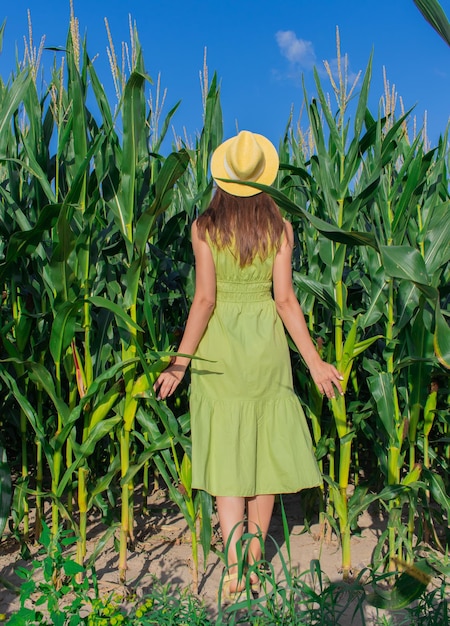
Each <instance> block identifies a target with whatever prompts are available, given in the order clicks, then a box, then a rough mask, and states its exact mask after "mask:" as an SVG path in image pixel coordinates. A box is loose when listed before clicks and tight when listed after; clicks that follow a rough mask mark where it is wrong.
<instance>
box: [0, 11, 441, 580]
mask: <svg viewBox="0 0 450 626" xmlns="http://www.w3.org/2000/svg"><path fill="white" fill-rule="evenodd" d="M132 35H133V36H132V41H131V44H130V53H129V58H128V61H129V71H127V73H126V74H125V72H124V70H123V69H121V68H120V66H119V63H118V61H117V59H116V57H115V54H114V49H113V47H112V46H111V49H110V60H111V67H112V71H113V77H114V84H115V87H116V92H117V100H116V101H115V102H114V103H113V104H112V103H111V102H110V100H109V99H108V96H107V93H106V91H105V88H104V86H103V85H102V83H101V81H100V80H99V77H98V76H97V73H96V70H95V68H94V65H93V63H92V60H91V59H90V57H89V55H88V51H87V44H86V43H85V42H80V37H79V34H78V30H77V22H76V20H75V19H74V18H73V17H72V20H71V23H70V28H69V29H68V36H67V45H66V49H65V51H64V54H63V56H61V55H59V56H58V55H56V59H55V63H54V65H53V67H52V69H51V79H50V81H49V83H48V84H47V86H46V87H45V89H43V90H41V89H40V88H39V81H38V80H37V76H38V73H39V67H38V63H39V55H36V54H33V53H32V51H31V52H30V51H29V54H28V55H26V58H25V61H24V62H23V63H22V64H19V65H18V67H17V68H16V70H15V71H14V72H13V73H12V74H11V76H10V77H9V78H8V80H6V81H4V80H1V79H0V276H1V281H2V302H1V318H0V339H1V344H0V345H1V348H0V350H1V351H0V409H1V410H0V428H1V441H0V446H1V447H0V456H1V458H0V471H1V493H0V531H1V532H4V530H5V528H6V524H8V527H9V529H10V531H11V532H12V533H13V535H14V536H15V537H16V538H17V541H18V542H19V544H20V545H21V546H22V550H23V552H24V553H26V547H27V545H28V543H29V542H30V541H32V540H33V539H34V538H37V537H39V535H40V532H41V528H42V522H43V520H47V522H48V523H49V525H50V528H51V529H52V532H53V533H56V532H57V531H58V528H59V527H60V526H61V525H64V526H65V527H67V528H70V529H72V530H73V533H74V536H75V537H76V538H77V560H78V562H79V563H80V564H82V563H83V561H84V560H85V558H86V534H87V531H88V519H89V516H90V515H92V514H95V515H97V516H99V517H101V518H103V519H104V520H108V524H109V527H108V531H107V532H106V535H105V537H104V541H106V540H107V539H108V538H110V537H111V536H112V535H114V536H116V537H117V539H118V546H119V548H118V564H117V567H118V571H119V575H120V579H121V580H122V581H125V579H126V569H127V552H128V550H129V548H130V545H131V544H132V543H133V540H134V537H133V528H134V523H133V522H134V518H133V516H134V511H135V507H136V503H137V502H140V503H141V504H142V507H143V508H144V511H145V506H146V502H147V498H148V496H149V494H150V492H151V490H152V489H153V485H154V483H155V481H156V482H157V483H158V484H159V483H163V484H164V485H165V487H166V488H167V489H168V491H169V493H170V496H171V498H172V499H173V501H174V503H176V505H177V506H178V507H179V508H180V510H181V512H182V513H183V516H184V517H185V519H186V522H187V524H188V527H189V529H190V533H191V537H192V554H193V558H194V563H195V564H196V569H198V560H197V559H198V554H197V552H198V550H199V549H200V548H201V549H202V550H203V552H204V554H205V555H207V554H208V553H209V551H210V546H211V536H212V528H211V517H212V511H213V502H212V500H211V498H210V497H209V496H208V495H207V494H205V493H203V492H195V491H193V490H192V488H191V484H190V469H191V468H190V438H189V428H190V426H189V412H188V394H189V386H188V384H186V385H184V387H183V390H182V392H181V393H180V394H178V397H177V398H176V399H175V400H170V401H168V402H167V403H162V402H158V401H157V400H156V398H155V396H154V394H153V391H152V385H153V382H154V380H155V377H156V376H157V375H158V373H159V372H160V371H161V370H162V369H163V368H164V366H165V364H166V363H167V362H168V359H169V357H170V355H171V354H172V353H173V352H174V350H175V349H176V346H177V345H178V342H179V339H180V334H181V332H182V328H183V324H184V322H185V320H186V317H187V311H188V308H189V303H190V300H191V298H192V296H193V275H194V267H193V255H192V252H191V245H190V241H189V233H190V225H191V223H192V221H193V220H194V219H195V218H196V216H197V215H198V214H199V213H201V212H202V211H203V210H204V209H205V208H206V207H207V206H208V203H209V201H210V198H211V195H212V193H213V186H212V180H211V178H210V175H209V171H208V164H209V160H210V157H211V154H212V152H213V150H214V149H215V148H216V147H217V145H219V143H221V141H222V140H223V139H224V137H223V124H222V113H221V106H220V88H219V86H218V79H217V76H216V75H214V76H213V77H212V80H211V81H209V79H208V74H207V71H206V68H205V70H204V72H203V78H204V85H203V87H204V89H203V122H204V124H203V129H202V131H201V132H200V133H198V135H197V136H196V138H195V140H194V141H192V142H190V141H188V140H187V139H182V138H181V137H176V138H175V139H174V140H173V141H172V148H171V149H170V150H168V151H167V152H168V154H163V146H164V145H167V144H168V143H169V139H168V131H169V129H170V127H171V121H172V117H173V115H174V113H175V111H176V109H177V108H178V105H175V106H174V107H173V108H172V109H171V110H170V111H169V112H168V114H166V115H165V116H164V117H162V104H163V103H162V100H163V99H162V97H161V94H160V91H159V84H158V89H157V91H156V96H155V95H154V92H152V93H153V97H152V98H149V97H148V91H149V77H148V76H147V74H146V70H145V66H144V59H143V57H142V51H141V48H140V44H139V39H138V35H137V32H136V30H134V31H133V34H132ZM0 36H3V30H2V31H1V33H0ZM342 63H343V61H342ZM341 69H342V71H341V72H340V80H339V81H338V82H335V79H334V78H333V75H332V74H331V71H330V72H329V77H330V83H331V95H330V94H328V93H327V92H326V91H325V89H324V86H323V84H322V82H321V79H320V78H319V74H318V73H317V72H316V74H315V93H314V94H313V95H311V94H309V93H307V92H306V89H305V91H304V113H305V117H306V120H305V119H304V120H302V124H300V123H298V124H297V123H295V122H294V121H293V120H292V119H289V120H287V124H286V132H285V135H284V136H283V137H282V138H281V139H280V141H279V146H278V148H279V154H280V162H281V167H280V172H279V174H278V178H277V181H276V183H275V185H274V188H273V189H272V190H270V193H271V194H272V195H273V197H274V199H275V200H276V202H277V203H278V205H279V206H280V208H281V210H282V211H283V213H284V214H285V215H286V216H287V218H288V219H290V220H291V221H292V223H293V226H294V231H295V234H296V248H295V255H294V257H295V258H294V283H295V288H296V290H297V295H298V299H299V301H300V303H301V305H302V308H303V310H304V312H305V316H306V319H307V322H308V325H309V329H310V331H311V335H312V337H313V339H314V341H315V342H316V344H317V349H318V350H320V351H321V353H322V354H323V355H324V357H325V358H326V359H328V360H330V361H331V362H333V363H335V364H336V366H337V368H338V369H339V370H340V371H341V372H342V373H343V374H344V381H343V384H344V388H345V391H346V393H345V396H344V397H339V398H337V399H336V400H333V401H331V402H330V403H328V402H327V401H326V400H324V399H323V398H322V396H321V395H320V393H319V392H318V390H317V389H316V387H315V386H314V384H313V383H312V381H311V379H310V378H309V376H308V372H307V371H306V370H305V366H304V365H303V363H302V362H301V359H300V357H299V355H298V354H296V353H295V349H294V347H293V346H292V361H293V367H294V374H295V384H296V388H297V391H298V394H299V397H300V398H301V400H302V402H303V405H304V408H305V411H306V413H307V417H308V420H309V425H310V428H311V432H312V434H313V440H314V444H315V451H316V455H317V458H318V460H319V463H320V467H321V470H322V472H323V475H324V480H325V483H324V484H325V486H324V488H323V489H321V490H320V492H319V493H318V492H314V494H312V495H313V496H314V498H313V499H314V502H315V507H316V510H317V511H318V514H319V515H320V522H321V529H322V532H323V534H324V536H325V537H331V535H332V534H335V535H336V536H337V537H339V539H340V542H341V547H342V569H343V573H344V576H348V574H349V572H350V570H351V566H352V560H351V552H350V538H351V536H352V533H353V532H354V531H355V530H356V529H357V522H358V517H359V515H360V514H361V513H362V512H363V511H365V510H367V509H368V507H377V510H379V511H380V514H381V515H382V516H383V519H384V520H385V524H384V530H383V533H382V535H381V536H380V539H379V543H378V546H377V553H376V555H374V558H375V559H376V560H377V562H378V563H382V564H383V567H385V568H386V569H392V568H393V566H394V564H395V563H396V562H397V561H398V560H399V559H400V560H401V561H407V562H410V561H412V560H413V559H414V551H415V549H416V548H417V547H418V546H420V545H422V544H423V543H425V542H426V543H429V544H431V545H433V546H434V547H435V548H437V549H438V550H445V549H446V546H447V545H448V536H446V534H445V529H446V528H447V526H448V519H449V509H450V504H449V502H450V500H449V495H448V494H449V479H448V475H449V472H448V469H449V463H450V439H449V410H448V398H449V375H448V368H449V367H450V331H449V325H448V318H449V312H450V300H449V296H450V292H449V278H450V271H449V259H450V246H449V241H450V218H449V214H450V211H449V209H450V195H449V186H448V167H449V164H450V153H449V141H448V128H447V129H443V133H442V136H441V139H440V140H439V143H438V145H437V146H435V147H430V146H429V145H428V141H427V137H426V136H425V134H424V133H421V134H417V135H415V136H414V135H412V134H411V131H410V127H411V118H412V113H411V112H408V111H401V112H400V113H398V112H397V111H396V94H395V93H393V92H392V91H391V89H390V87H389V84H388V83H387V81H386V91H385V94H383V97H382V104H383V106H382V107H380V111H381V112H379V113H377V114H376V115H375V114H374V113H373V112H370V111H369V109H368V96H369V90H370V82H371V71H372V66H371V59H369V62H368V65H367V68H366V71H365V73H364V75H363V76H361V77H360V80H359V82H358V83H357V84H355V85H352V86H349V85H348V84H347V81H346V73H345V68H344V67H342V68H341ZM334 96H336V98H335V100H333V97H334ZM351 100H352V103H353V101H356V105H354V104H352V107H351V108H350V101H351ZM251 130H254V131H255V132H258V129H251ZM299 462H301V459H299ZM111 510H113V512H114V513H113V514H112V515H111Z"/></svg>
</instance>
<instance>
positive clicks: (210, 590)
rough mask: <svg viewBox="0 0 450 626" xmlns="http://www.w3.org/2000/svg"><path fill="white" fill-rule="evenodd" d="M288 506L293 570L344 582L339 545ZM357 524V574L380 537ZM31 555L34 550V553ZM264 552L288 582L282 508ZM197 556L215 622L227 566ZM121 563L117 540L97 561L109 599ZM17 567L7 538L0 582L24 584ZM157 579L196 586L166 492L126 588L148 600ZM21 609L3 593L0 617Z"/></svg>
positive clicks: (367, 521) (293, 499)
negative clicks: (316, 570)
mask: <svg viewBox="0 0 450 626" xmlns="http://www.w3.org/2000/svg"><path fill="white" fill-rule="evenodd" d="M284 504H285V511H286V517H287V522H288V527H289V543H290V555H291V567H292V568H294V570H295V571H297V572H299V573H301V572H304V571H305V570H308V568H309V566H310V562H311V560H313V559H319V560H320V564H321V569H322V571H323V572H324V573H325V574H326V576H327V577H328V578H329V579H330V580H331V581H339V580H342V575H341V573H340V564H341V552H340V547H339V545H338V543H337V542H336V541H331V542H330V543H327V542H325V541H324V540H319V539H317V538H316V537H315V536H316V535H317V534H318V532H319V527H318V525H317V524H315V525H313V526H311V528H310V529H309V531H308V532H307V531H306V529H305V526H304V520H303V514H302V511H301V499H300V496H299V495H289V496H284ZM214 523H215V527H216V528H217V519H214ZM359 525H360V528H361V530H362V533H361V535H360V536H354V537H353V538H352V562H353V566H354V572H355V573H356V572H358V571H360V570H362V569H363V568H364V567H366V566H367V565H369V564H370V559H371V555H372V551H373V549H374V547H375V545H376V543H377V540H378V537H379V533H380V532H381V531H380V527H379V524H378V523H376V520H374V519H373V518H372V517H371V516H370V515H369V514H368V513H365V514H364V515H362V516H361V518H360V520H359ZM101 532H102V528H101V526H100V525H97V526H93V527H92V528H91V538H90V540H89V543H88V556H89V554H91V553H92V550H93V549H94V545H95V542H96V541H97V539H98V537H99V536H100V535H101ZM215 540H216V541H217V547H218V549H221V545H220V538H219V537H218V535H217V534H215ZM277 546H279V549H277ZM33 551H36V549H35V548H33ZM266 551H267V553H266V559H267V560H268V561H269V562H271V563H272V565H273V567H274V570H275V572H276V574H277V580H279V581H282V580H284V575H283V571H282V561H283V560H284V561H285V562H288V549H287V545H286V541H285V537H284V531H283V522H282V516H281V510H280V507H279V506H278V507H276V509H275V512H274V516H273V519H272V524H271V527H270V538H269V539H268V541H267V544H266ZM199 552H200V554H199V557H200V572H199V588H198V596H199V598H200V599H201V600H202V601H203V602H204V603H205V605H206V606H207V607H208V609H209V611H210V613H211V616H212V617H214V616H215V615H216V613H217V590H218V587H219V583H220V579H221V576H222V572H223V566H222V563H221V561H220V559H219V558H218V557H217V556H216V555H215V554H214V553H210V555H209V557H208V561H207V563H206V567H205V568H204V571H203V561H202V553H201V549H200V551H199ZM117 558H118V557H117V552H116V550H115V549H114V545H113V541H110V542H109V543H108V544H107V546H106V548H105V549H104V550H103V552H102V553H101V554H100V556H99V558H98V559H97V560H96V571H97V576H98V579H99V583H100V588H101V590H102V592H103V593H105V594H107V593H109V592H110V591H113V590H119V591H120V590H121V589H122V587H121V586H120V585H119V581H118V573H117ZM18 565H24V563H23V562H22V561H21V560H20V555H19V552H18V546H17V542H16V541H15V540H13V539H12V538H7V539H6V540H4V541H3V542H2V543H1V544H0V579H6V580H7V581H9V582H10V583H12V584H15V585H20V579H19V578H18V577H17V576H16V575H15V574H14V571H15V569H16V568H17V566H18ZM25 565H26V564H25ZM154 577H156V578H157V579H158V580H159V581H160V582H161V583H163V584H170V585H171V586H173V587H181V588H183V589H184V588H187V587H189V586H190V585H191V583H192V554H191V544H190V540H189V533H188V529H187V526H186V523H185V522H184V519H183V517H182V516H181V515H180V514H179V512H178V511H177V510H176V509H175V507H174V505H173V504H172V503H171V502H169V501H167V500H166V495H165V493H164V492H162V491H161V492H159V493H157V494H155V495H154V496H153V498H152V502H151V507H150V512H149V514H148V515H146V516H143V515H140V516H137V518H136V546H135V550H134V551H130V553H129V557H128V574H127V587H128V588H130V589H131V590H132V591H133V592H135V593H136V594H137V595H138V596H144V595H145V594H146V592H147V591H148V590H149V589H150V588H151V586H152V584H153V580H154ZM17 606H18V598H17V596H16V595H15V594H14V593H13V592H11V591H9V590H6V589H4V588H2V590H1V593H0V613H4V614H6V615H9V614H11V612H13V611H14V610H15V609H16V608H17ZM368 611H369V609H368ZM369 612H370V611H369ZM350 623H351V621H350V618H348V621H347V620H346V621H345V622H342V624H345V625H347V624H350ZM354 624H355V626H356V625H357V624H358V622H357V621H355V622H354Z"/></svg>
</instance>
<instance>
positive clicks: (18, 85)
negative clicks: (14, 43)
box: [0, 27, 32, 137]
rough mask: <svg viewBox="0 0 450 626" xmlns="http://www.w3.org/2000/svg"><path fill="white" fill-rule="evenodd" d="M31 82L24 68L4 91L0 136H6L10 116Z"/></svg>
mask: <svg viewBox="0 0 450 626" xmlns="http://www.w3.org/2000/svg"><path fill="white" fill-rule="evenodd" d="M2 28H3V27H2ZM2 32H3V31H2ZM31 83H32V79H31V74H30V72H29V71H28V69H25V70H23V71H22V72H21V73H20V74H19V75H18V76H17V77H16V78H15V79H14V82H13V83H12V85H11V87H10V89H8V90H7V91H5V95H4V97H3V99H2V102H1V107H0V137H2V136H7V134H8V133H7V128H8V126H9V125H10V124H11V118H12V116H13V114H14V112H15V111H16V110H17V108H18V107H19V105H20V103H21V102H22V101H23V100H24V98H25V93H26V90H27V89H28V88H29V87H30V84H31Z"/></svg>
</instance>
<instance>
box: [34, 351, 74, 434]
mask: <svg viewBox="0 0 450 626" xmlns="http://www.w3.org/2000/svg"><path fill="white" fill-rule="evenodd" d="M25 365H26V367H27V368H28V369H29V372H30V378H31V379H32V380H33V381H34V382H35V383H36V384H38V385H40V386H41V387H42V388H43V389H44V390H45V391H46V392H47V394H48V396H49V398H50V399H51V400H52V402H53V404H54V405H55V408H56V410H57V411H58V413H59V414H60V415H61V418H62V420H63V422H64V421H65V420H67V419H68V417H69V414H70V410H69V407H68V406H67V404H66V403H65V402H64V400H63V399H62V398H61V397H60V396H59V395H58V393H57V392H56V389H55V384H54V381H53V378H52V376H51V374H50V372H49V371H48V369H47V368H46V367H45V365H42V364H41V363H35V362H33V361H26V362H25Z"/></svg>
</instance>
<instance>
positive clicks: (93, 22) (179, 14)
mask: <svg viewBox="0 0 450 626" xmlns="http://www.w3.org/2000/svg"><path fill="white" fill-rule="evenodd" d="M441 5H442V7H443V8H444V10H445V12H446V13H447V16H450V0H441ZM3 7H4V8H3V12H2V13H3V15H1V14H0V22H3V19H5V18H6V28H5V33H4V39H3V50H2V52H1V53H0V75H1V76H2V78H3V80H4V81H6V80H7V78H8V76H9V74H10V72H11V70H12V68H13V67H14V63H15V58H16V50H17V54H18V58H19V59H20V60H21V59H23V53H24V43H23V38H24V36H25V35H27V33H28V22H27V9H29V10H30V12H31V19H32V25H33V39H34V45H35V46H36V47H38V46H39V43H40V40H41V38H42V36H44V35H45V45H46V46H64V44H65V40H66V35H67V29H68V25H69V16H70V5H69V0H16V1H15V2H14V1H11V2H8V3H6V2H5V0H4V2H3ZM74 9H75V15H76V17H77V18H78V20H79V26H80V32H81V34H82V35H86V36H87V41H88V53H89V55H90V57H91V58H92V57H94V56H96V57H97V58H96V61H95V63H96V68H97V72H98V74H99V75H100V77H101V79H102V81H103V83H104V84H105V87H106V88H107V92H108V93H109V94H111V101H112V102H114V100H115V95H114V89H113V84H112V79H111V74H110V71H109V64H108V56H107V51H106V49H107V46H108V39H107V34H106V29H105V23H104V18H105V17H107V18H108V22H109V26H110V29H111V33H112V37H113V40H114V45H115V48H116V52H117V53H119V54H120V48H121V43H122V41H125V42H129V41H130V34H129V16H130V15H131V18H132V20H133V21H134V22H135V23H136V26H137V30H138V33H139V38H140V41H141V45H142V48H143V53H144V61H145V66H146V71H147V73H148V74H149V75H150V76H151V77H152V78H153V79H154V81H156V79H157V77H158V74H160V75H161V86H162V88H164V89H167V95H166V104H165V108H164V112H166V113H167V112H168V111H169V110H170V109H171V108H172V106H173V105H174V104H175V103H176V102H178V101H179V100H181V105H180V107H179V109H178V111H177V113H176V115H175V117H174V119H173V126H174V127H175V130H176V132H177V133H178V134H180V135H181V134H183V129H184V128H185V129H186V131H187V134H188V136H190V137H193V136H194V135H195V133H196V132H197V131H199V130H200V129H201V126H202V101H201V90H200V80H199V72H200V71H201V70H202V67H203V56H204V50H205V48H206V50H207V64H208V68H209V75H210V77H211V76H212V74H213V72H214V71H215V72H217V75H218V78H219V80H220V83H221V101H222V107H223V114H224V135H225V137H228V136H231V135H233V134H234V133H235V130H236V129H237V128H239V129H240V130H242V129H249V130H252V131H254V132H259V133H262V134H265V135H267V136H268V137H269V138H270V139H271V140H272V141H274V142H275V143H277V142H278V140H279V139H280V138H281V137H282V135H283V133H284V130H285V127H286V124H287V122H288V118H289V114H290V111H291V109H292V110H293V115H294V120H296V121H297V120H298V119H299V116H300V115H301V123H302V125H304V126H306V115H305V112H303V113H301V112H302V103H303V91H302V86H301V79H302V76H303V77H304V80H305V83H306V86H307V89H308V93H309V95H310V96H313V95H315V90H314V82H313V69H312V68H313V66H316V67H317V69H318V71H319V73H320V75H321V80H322V85H323V88H324V90H325V91H327V92H330V93H331V85H330V83H329V80H328V78H327V76H326V74H325V72H324V66H323V61H324V60H327V61H328V62H329V63H330V66H331V67H334V64H335V60H336V27H338V28H339V33H340V40H341V53H342V54H343V55H344V54H345V55H347V58H348V67H349V74H350V76H351V77H352V76H356V75H357V73H358V72H359V71H360V70H361V71H362V72H364V71H365V68H366V66H367V63H368V60H369V57H370V54H371V52H372V51H373V55H374V56H373V78H372V83H371V90H370V104H369V108H370V109H371V111H372V114H373V115H374V116H376V115H377V110H378V106H379V104H380V98H381V97H382V95H383V93H384V86H383V67H384V68H385V69H386V75H387V79H388V81H389V85H390V88H391V89H392V87H393V86H395V90H396V92H397V94H398V96H399V97H401V98H402V100H403V103H404V106H405V108H406V109H409V108H411V107H413V106H415V109H414V115H415V116H416V119H417V127H418V128H420V127H422V125H423V122H424V112H425V111H426V112H427V128H428V137H429V141H430V143H431V145H432V146H434V145H436V143H437V141H438V138H439V135H440V134H441V133H443V132H444V131H445V129H446V126H447V122H448V119H449V116H450V48H449V47H448V46H447V45H446V44H445V43H444V42H443V41H442V39H441V38H440V37H439V36H438V35H437V33H435V31H434V30H433V29H432V28H431V26H429V24H428V23H427V22H426V21H425V20H424V18H423V17H422V15H421V14H420V12H419V11H418V9H417V8H416V6H415V4H414V2H413V1H412V0H379V1H378V2H369V1H368V0H347V1H342V2H338V1H337V0H315V2H312V1H309V2H307V1H305V0H266V1H265V0H259V1H257V0H251V1H248V0H210V1H207V0H200V1H196V0H189V1H188V0H183V1H182V0H171V1H170V2H169V1H164V0H159V1H156V0H146V1H145V2H143V1H142V0H139V1H137V0H128V1H126V2H125V1H124V0H108V1H107V0H89V1H87V0H74ZM53 56H54V53H53V52H51V51H44V53H43V58H42V65H43V66H44V67H45V68H47V69H49V68H50V67H51V65H52V63H53ZM148 89H149V90H150V89H151V87H150V86H149V88H148ZM164 112H163V114H164ZM397 112H398V113H399V112H400V106H399V104H398V106H397Z"/></svg>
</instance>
